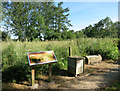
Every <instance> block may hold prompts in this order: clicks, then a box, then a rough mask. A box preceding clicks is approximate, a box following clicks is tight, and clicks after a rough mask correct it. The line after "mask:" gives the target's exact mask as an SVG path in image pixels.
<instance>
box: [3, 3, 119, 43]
mask: <svg viewBox="0 0 120 91" xmlns="http://www.w3.org/2000/svg"><path fill="white" fill-rule="evenodd" d="M62 4H63V2H59V3H58V4H55V2H11V3H9V2H2V3H1V5H2V19H3V21H4V26H5V30H7V31H2V40H6V38H9V37H7V36H8V34H10V33H12V34H13V35H14V36H17V37H18V40H20V41H25V40H28V41H33V40H35V39H37V40H42V39H44V40H65V39H74V38H80V37H95V38H105V37H112V38H116V37H118V28H119V27H120V23H119V22H115V23H113V22H112V20H111V19H110V18H109V17H106V18H105V19H102V20H100V21H99V22H98V23H96V24H94V25H93V26H92V25H89V26H88V27H86V28H84V29H82V30H80V31H76V32H75V31H74V30H70V29H69V27H71V26H72V24H71V23H70V21H71V20H69V19H68V17H69V8H63V7H62ZM10 29H11V30H10Z"/></svg>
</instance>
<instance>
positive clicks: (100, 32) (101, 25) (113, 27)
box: [83, 17, 118, 38]
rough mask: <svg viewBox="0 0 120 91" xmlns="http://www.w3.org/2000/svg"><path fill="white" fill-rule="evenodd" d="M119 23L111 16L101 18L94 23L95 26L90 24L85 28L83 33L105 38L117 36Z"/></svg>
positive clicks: (88, 35)
mask: <svg viewBox="0 0 120 91" xmlns="http://www.w3.org/2000/svg"><path fill="white" fill-rule="evenodd" d="M117 32H118V29H117V23H113V22H112V20H111V19H110V18H109V17H106V18H105V19H102V20H100V21H99V22H98V23H96V24H94V25H93V26H92V25H90V26H88V27H86V28H85V29H84V30H83V33H84V34H85V35H86V36H87V37H95V38H105V37H111V38H116V37H117Z"/></svg>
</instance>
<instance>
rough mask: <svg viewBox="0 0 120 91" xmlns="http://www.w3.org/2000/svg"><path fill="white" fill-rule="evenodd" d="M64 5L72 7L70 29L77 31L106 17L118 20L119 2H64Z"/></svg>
mask: <svg viewBox="0 0 120 91" xmlns="http://www.w3.org/2000/svg"><path fill="white" fill-rule="evenodd" d="M63 7H64V8H67V7H68V8H69V9H70V12H69V14H70V15H69V17H68V18H69V19H70V20H71V24H72V25H73V26H72V27H70V29H73V30H75V31H78V30H81V29H83V28H85V27H87V26H89V25H90V24H91V25H93V24H95V23H97V22H99V21H100V20H101V19H105V18H106V17H110V19H111V20H112V21H113V22H115V21H117V20H118V2H64V3H63Z"/></svg>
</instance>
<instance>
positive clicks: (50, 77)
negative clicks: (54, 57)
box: [49, 63, 52, 82]
mask: <svg viewBox="0 0 120 91" xmlns="http://www.w3.org/2000/svg"><path fill="white" fill-rule="evenodd" d="M49 80H50V82H52V69H51V63H50V64H49Z"/></svg>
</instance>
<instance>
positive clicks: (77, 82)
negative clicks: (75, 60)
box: [59, 62, 120, 89]
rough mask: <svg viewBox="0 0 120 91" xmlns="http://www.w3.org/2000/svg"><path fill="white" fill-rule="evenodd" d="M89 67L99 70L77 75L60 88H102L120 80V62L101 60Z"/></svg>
mask: <svg viewBox="0 0 120 91" xmlns="http://www.w3.org/2000/svg"><path fill="white" fill-rule="evenodd" d="M89 68H97V69H98V70H97V71H95V72H92V73H90V74H89V75H88V76H82V77H76V78H74V79H73V80H71V81H68V82H66V83H63V84H61V85H60V86H59V88H71V89H100V88H104V87H105V86H109V85H110V83H111V82H113V81H115V80H118V77H119V76H118V71H120V69H119V68H120V67H118V64H111V63H105V62H101V63H95V64H94V65H89Z"/></svg>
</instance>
